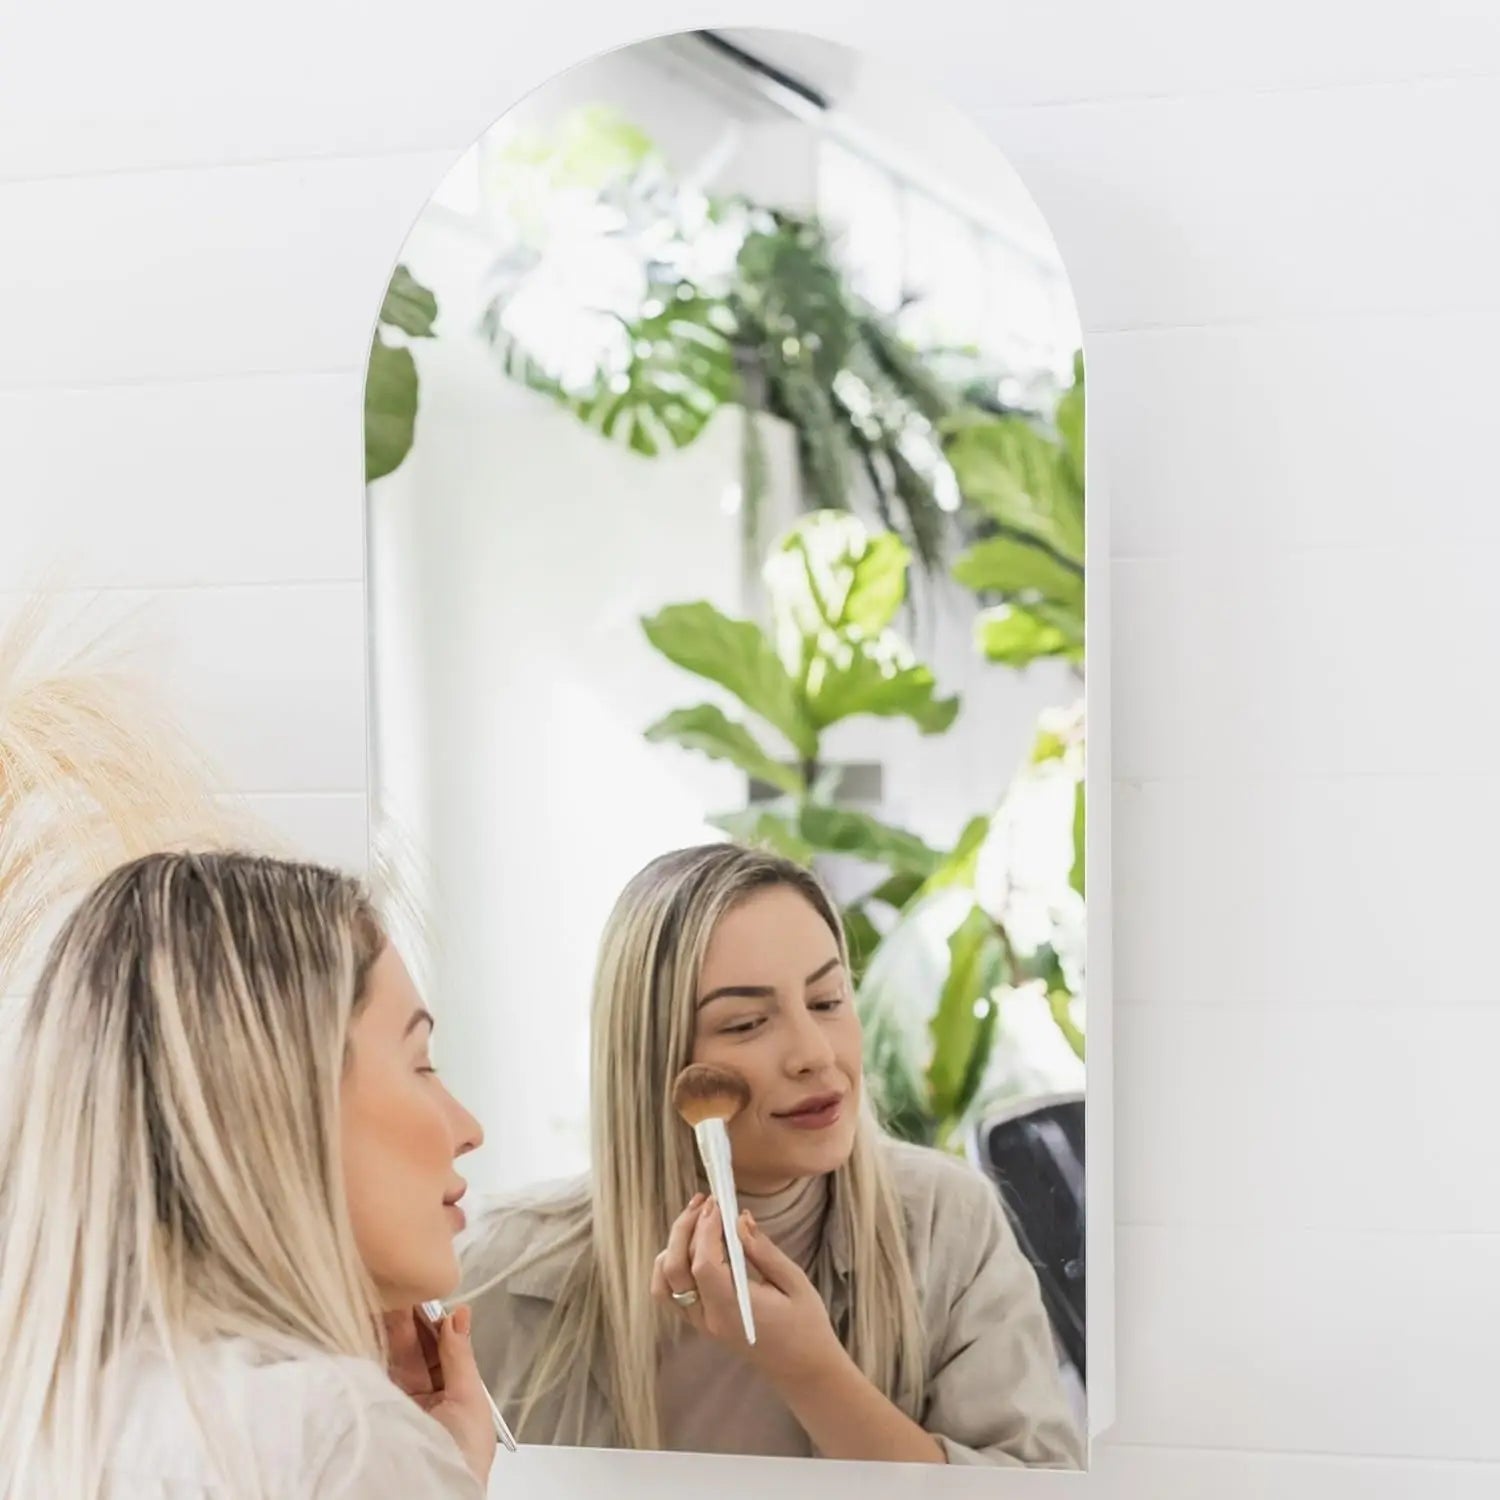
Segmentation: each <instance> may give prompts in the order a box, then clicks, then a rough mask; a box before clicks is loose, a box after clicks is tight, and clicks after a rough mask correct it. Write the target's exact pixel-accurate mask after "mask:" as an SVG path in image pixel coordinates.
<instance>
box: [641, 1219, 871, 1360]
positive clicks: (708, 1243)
mask: <svg viewBox="0 0 1500 1500" xmlns="http://www.w3.org/2000/svg"><path fill="white" fill-rule="evenodd" d="M737 1227H738V1229H739V1234H740V1242H741V1244H743V1245H744V1247H745V1260H746V1262H747V1263H748V1265H749V1267H750V1270H751V1276H750V1310H751V1312H752V1314H753V1315H754V1318H755V1343H754V1344H750V1343H748V1342H747V1341H746V1339H745V1329H744V1325H743V1324H742V1322H741V1321H740V1308H739V1302H738V1300H737V1299H736V1297H735V1291H734V1278H733V1275H732V1273H731V1272H730V1269H729V1256H728V1252H727V1251H726V1249H725V1244H724V1220H723V1217H722V1216H721V1215H720V1213H719V1207H718V1204H717V1203H716V1202H715V1201H714V1200H713V1199H712V1198H709V1199H705V1198H704V1197H703V1195H702V1194H699V1195H698V1196H697V1197H696V1198H694V1199H693V1201H692V1202H691V1203H690V1204H688V1206H687V1208H686V1209H684V1210H683V1212H682V1213H681V1214H680V1215H679V1216H678V1218H677V1221H676V1222H675V1223H674V1224H673V1225H672V1230H671V1233H670V1235H669V1236H668V1239H667V1248H666V1249H665V1250H663V1251H662V1253H661V1254H660V1255H658V1256H657V1258H656V1268H655V1270H654V1271H653V1272H652V1276H651V1295H652V1296H653V1297H655V1298H656V1300H657V1301H658V1302H661V1303H663V1304H664V1305H665V1306H667V1307H669V1308H672V1309H674V1310H675V1311H677V1312H678V1314H679V1315H680V1316H683V1317H685V1318H686V1319H687V1320H688V1322H689V1323H691V1324H692V1325H693V1327H694V1328H696V1329H697V1330H698V1331H699V1332H700V1333H704V1334H707V1335H708V1337H709V1338H712V1339H716V1340H717V1341H718V1342H720V1343H722V1344H726V1345H728V1346H729V1347H730V1348H733V1349H736V1350H738V1351H739V1352H740V1353H741V1354H743V1355H744V1356H745V1358H746V1359H748V1360H749V1361H750V1362H751V1363H752V1364H754V1365H755V1366H756V1367H757V1368H758V1369H760V1370H761V1371H763V1372H764V1373H765V1375H766V1376H767V1378H768V1379H770V1381H771V1382H772V1383H773V1384H775V1385H777V1386H782V1387H787V1386H794V1385H800V1384H802V1383H804V1382H806V1381H808V1380H812V1379H816V1378H817V1377H818V1375H819V1374H820V1373H821V1372H823V1371H825V1370H828V1369H832V1368H834V1367H835V1366H836V1365H838V1363H839V1362H840V1360H841V1359H842V1357H843V1354H844V1350H843V1346H842V1345H841V1344H840V1343H839V1340H838V1335H837V1334H836V1333H835V1332H834V1330H833V1324H832V1323H831V1322H830V1320H829V1317H828V1308H827V1307H826V1306H825V1304H824V1302H823V1299H822V1298H821V1297H820V1296H819V1295H818V1290H817V1288H816V1287H815V1286H814V1285H813V1284H812V1282H811V1281H809V1280H808V1278H807V1275H806V1273H805V1272H804V1271H803V1270H802V1268H801V1266H799V1265H798V1264H797V1263H796V1262H795V1261H794V1260H792V1259H790V1258H789V1257H788V1256H786V1255H783V1254H782V1253H781V1251H780V1250H778V1249H777V1248H776V1246H775V1245H773V1244H772V1243H771V1241H770V1240H769V1239H768V1238H767V1237H766V1236H765V1235H764V1234H762V1233H761V1232H760V1230H759V1229H757V1228H756V1227H755V1222H754V1220H753V1219H752V1218H751V1217H750V1215H749V1214H741V1215H740V1222H739V1225H738V1226H737ZM692 1291H696V1292H697V1294H698V1300H697V1301H696V1302H694V1303H692V1304H691V1305H690V1306H687V1307H683V1306H682V1305H681V1304H680V1303H676V1302H674V1301H673V1299H672V1293H673V1292H692Z"/></svg>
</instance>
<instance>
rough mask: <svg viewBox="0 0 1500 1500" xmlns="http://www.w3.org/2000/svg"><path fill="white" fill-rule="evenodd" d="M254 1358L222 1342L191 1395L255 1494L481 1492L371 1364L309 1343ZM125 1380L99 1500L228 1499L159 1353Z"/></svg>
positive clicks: (471, 1499)
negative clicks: (299, 1354)
mask: <svg viewBox="0 0 1500 1500" xmlns="http://www.w3.org/2000/svg"><path fill="white" fill-rule="evenodd" d="M263 1359H264V1357H263V1356H259V1357H258V1356H257V1355H256V1353H255V1351H254V1350H253V1348H252V1347H251V1346H249V1345H246V1344H242V1343H240V1342H239V1341H225V1343H223V1344H221V1345H219V1346H218V1347H217V1348H216V1349H215V1350H214V1351H213V1355H212V1363H211V1367H210V1369H209V1371H208V1373H206V1374H205V1375H204V1376H203V1377H202V1379H201V1382H200V1383H195V1388H194V1398H195V1400H196V1401H197V1403H198V1404H199V1405H200V1407H202V1408H203V1410H204V1412H205V1415H206V1416H207V1418H208V1420H209V1423H210V1441H211V1442H213V1444H214V1447H215V1448H216V1449H218V1451H219V1452H220V1453H222V1454H223V1455H224V1458H225V1461H226V1463H227V1464H228V1465H229V1467H230V1468H231V1470H232V1472H234V1473H235V1474H236V1475H238V1474H240V1473H243V1472H245V1471H246V1470H247V1469H248V1470H251V1471H253V1472H254V1473H255V1474H256V1475H257V1476H258V1479H259V1483H260V1494H262V1495H264V1496H265V1500H273V1497H274V1500H336V1497H338V1496H340V1495H346V1496H348V1500H482V1496H483V1493H484V1492H483V1490H482V1488H481V1486H480V1484H479V1482H478V1480H476V1479H475V1478H474V1476H473V1475H472V1474H471V1473H470V1472H469V1470H468V1468H467V1466H466V1465H465V1464H464V1461H463V1458H462V1456H461V1455H460V1453H459V1451H458V1446H457V1444H455V1443H454V1441H453V1439H452V1438H451V1437H450V1436H449V1435H448V1433H447V1432H446V1431H445V1430H444V1428H443V1427H442V1426H441V1425H440V1424H439V1423H438V1422H437V1421H435V1420H434V1419H433V1418H432V1417H430V1416H428V1415H427V1413H426V1412H424V1411H422V1410H421V1408H420V1407H418V1406H417V1405H416V1403H415V1402H413V1401H412V1400H411V1399H410V1398H409V1397H408V1396H406V1395H405V1393H404V1392H402V1391H400V1390H399V1389H397V1387H396V1386H394V1385H393V1384H392V1383H391V1382H390V1380H389V1379H388V1378H387V1377H386V1374H385V1372H384V1371H383V1370H381V1369H380V1368H379V1367H378V1366H376V1365H374V1364H372V1363H371V1362H370V1361H368V1360H362V1359H352V1358H345V1357H339V1356H333V1355H324V1354H316V1353H310V1354H309V1355H308V1356H307V1357H305V1358H301V1359H295V1360H285V1359H283V1360H277V1361H276V1362H273V1363H266V1362H263ZM123 1389H124V1392H125V1394H124V1397H123V1409H122V1411H121V1413H120V1418H119V1422H118V1425H117V1426H116V1429H115V1438H114V1440H113V1441H112V1442H111V1443H110V1447H109V1455H108V1461H107V1464H106V1474H107V1478H106V1481H105V1486H104V1495H105V1500H237V1495H236V1491H235V1490H233V1489H230V1488H227V1487H226V1486H225V1484H224V1483H223V1481H222V1479H221V1478H220V1476H219V1472H218V1469H217V1467H216V1466H215V1464H214V1463H213V1462H212V1460H211V1458H210V1455H209V1450H208V1448H207V1447H206V1446H205V1442H204V1439H203V1437H202V1435H201V1434H200V1431H199V1429H198V1427H197V1425H196V1424H195V1422H194V1418H193V1413H192V1409H191V1407H190V1405H189V1403H188V1402H187V1400H186V1399H185V1397H184V1394H183V1391H182V1388H181V1386H180V1385H179V1383H178V1381H177V1378H176V1376H175V1374H174V1373H173V1371H172V1370H171V1368H170V1366H168V1364H167V1363H166V1361H165V1359H164V1358H162V1356H160V1355H159V1354H145V1353H143V1354H142V1355H140V1356H139V1357H138V1358H137V1359H136V1360H135V1361H134V1362H133V1364H132V1366H131V1367H130V1373H129V1375H128V1377H127V1379H126V1381H125V1383H124V1387H123ZM361 1417H363V1419H364V1423H365V1426H366V1433H367V1435H366V1438H365V1441H364V1444H363V1451H361V1443H360V1431H359V1428H360V1420H361ZM246 1493H247V1494H249V1495H255V1494H256V1493H257V1491H256V1489H255V1488H254V1486H253V1484H252V1485H251V1486H250V1487H249V1488H247V1490H246Z"/></svg>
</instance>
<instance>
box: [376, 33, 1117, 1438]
mask: <svg viewBox="0 0 1500 1500" xmlns="http://www.w3.org/2000/svg"><path fill="white" fill-rule="evenodd" d="M1079 343H1080V341H1079V333H1078V326H1077V319H1076V314H1075V312H1074V309H1073V304H1072V299H1071V296H1070V293H1069V289H1068V285H1067V281H1066V277H1065V276H1064V274H1063V271H1062V268H1061V264H1060V262H1059V259H1058V257H1057V253H1056V250H1055V247H1054V246H1053V244H1052V240H1051V237H1050V235H1049V234H1048V232H1047V229H1046V226H1045V224H1044V223H1043V222H1042V220H1041V219H1040V217H1039V215H1038V213H1037V211H1036V209H1035V207H1034V206H1033V205H1032V203H1031V202H1030V199H1029V198H1028V197H1027V195H1026V193H1025V191H1024V189H1023V188H1022V187H1021V185H1020V184H1019V182H1018V181H1017V180H1016V179H1015V177H1014V175H1013V173H1011V172H1010V170H1009V169H1008V168H1007V167H1006V165H1005V163H1004V162H1003V160H1002V159H1001V158H1000V156H999V155H998V154H997V151H996V149H995V147H994V145H993V144H992V143H991V142H990V141H989V139H988V138H987V137H985V136H984V135H983V134H982V133H981V132H980V131H978V129H977V128H976V127H974V126H973V125H971V124H969V123H967V122H965V121H964V120H963V119H962V118H960V117H959V116H957V115H955V114H954V113H953V112H952V111H950V110H948V109H946V108H945V107H943V106H942V105H941V103H940V102H939V101H937V100H934V99H929V98H924V97H921V96H920V95H919V92H918V91H916V90H914V89H913V88H912V86H911V85H910V84H909V82H907V81H905V80H904V79H902V78H901V77H900V76H899V75H898V74H896V73H895V72H894V71H893V70H891V69H889V68H887V67H883V66H881V65H879V64H877V63H876V62H875V61H873V60H870V59H866V58H863V57H860V56H857V55H855V54H853V53H851V52H848V51H847V50H845V49H842V48H838V47H835V46H832V45H831V44H827V43H823V42H819V41H815V40H814V39H811V38H807V37H802V36H797V35H792V34H787V33H776V32H761V31H731V32H726V33H694V34H685V35H682V36H676V37H668V38H662V39H658V40H655V41H652V42H648V43H643V44H640V45H639V46H635V47H631V48H627V49H624V50H622V51H620V52H616V53H613V54H610V55H608V56H606V57H602V58H599V59H596V60H594V61H593V62H591V63H588V64H586V65H584V66H581V67H579V68H577V69H575V70H573V71H572V72H570V73H568V74H567V75H565V76H564V77H562V78H559V79H557V80H555V81H554V82H553V83H552V84H550V85H548V86H547V87H546V88H544V89H542V90H540V91H539V92H538V93H537V94H535V95H533V96H531V97H530V98H529V99H527V100H526V101H525V102H524V104H523V105H522V106H520V107H518V108H517V109H516V110H514V111H513V112H512V113H511V114H509V115H507V116H506V117H505V118H504V119H502V120H501V121H499V122H498V123H497V124H496V126H495V127H494V128H493V129H492V130H490V131H489V132H487V133H486V135H485V136H484V137H483V138H482V139H481V140H480V141H479V142H477V143H476V145H475V146H474V148H473V149H472V150H471V151H470V152H469V153H468V154H467V155H466V156H465V157H464V158H463V160H462V161H461V162H460V163H459V164H458V166H457V167H456V168H455V169H454V171H453V173H452V174H451V175H450V177H449V178H448V179H447V180H446V181H445V182H444V183H443V185H442V187H441V188H440V190H439V191H438V193H437V194H436V195H435V196H434V198H433V200H432V202H431V203H430V204H429V206H428V208H427V210H426V212H425V213H424V215H423V217H422V219H421V220H420V221H419V223H418V225H417V226H416V228H415V229H414V231H413V233H412V235H411V238H410V240H409V241H408V243H407V245H406V246H405V248H404V250H403V253H402V256H401V263H400V265H399V266H398V268H397V271H396V273H395V275H394V277H393V279H392V281H391V284H390V287H389V289H388V292H387V295H386V298H385V303H384V306H383V308H382V312H381V319H380V325H379V328H378V330H377V336H376V341H375V344H374V347H373V349H372V354H371V366H370V378H369V383H368V389H367V410H366V460H367V474H368V478H369V480H370V488H369V508H368V540H369V549H370V613H369V627H370V637H371V655H370V660H371V672H372V677H371V686H372V695H371V696H372V723H373V735H372V785H373V788H374V792H373V795H374V807H373V810H372V812H373V820H372V821H373V827H374V830H375V841H376V849H375V854H376V862H377V868H378V869H380V870H382V871H384V872H385V875H386V879H387V883H388V885H390V886H391V887H392V889H393V894H394V895H396V896H399V897H400V898H401V900H402V903H404V905H403V909H404V911H405V912H406V918H405V922H406V927H405V930H402V920H403V919H402V918H401V916H400V915H399V913H398V914H397V915H396V916H394V917H393V921H394V923H395V925H396V928H397V931H396V933H395V936H396V938H397V941H398V943H399V945H400V946H401V948H402V951H403V952H405V953H408V954H411V955H413V958H412V962H413V966H414V968H416V969H417V970H418V971H419V972H418V978H419V980H420V983H421V986H422V989H423V992H424V993H426V994H428V995H430V996H431V997H432V1005H433V1008H434V1010H435V1011H437V1012H438V1013H439V1014H440V1016H441V1018H442V1026H441V1028H440V1030H439V1032H438V1036H437V1039H436V1041H435V1046H436V1047H437V1049H438V1052H439V1054H440V1062H441V1067H442V1069H443V1072H444V1074H445V1076H446V1077H447V1078H448V1079H449V1080H450V1081H451V1083H452V1085H453V1087H454V1089H455V1091H456V1092H457V1094H458V1095H459V1096H460V1097H462V1098H465V1099H466V1100H469V1101H470V1102H471V1103H472V1104H473V1106H474V1108H475V1110H476V1113H477V1114H479V1115H480V1116H481V1117H482V1118H483V1120H484V1122H485V1128H486V1136H485V1142H484V1145H483V1146H482V1147H481V1148H480V1149H479V1150H478V1151H476V1152H475V1153H474V1157H473V1160H474V1162H475V1163H476V1165H475V1166H474V1168H473V1169H472V1170H471V1171H469V1173H468V1175H469V1177H470V1179H471V1181H472V1182H473V1183H474V1186H475V1188H476V1189H477V1190H478V1191H477V1192H476V1193H475V1194H474V1195H473V1196H472V1197H471V1199H470V1200H469V1203H470V1205H471V1211H470V1213H469V1218H468V1223H467V1227H466V1229H465V1231H464V1233H463V1235H462V1236H461V1239H460V1243H459V1248H460V1257H461V1261H462V1266H463V1280H464V1288H463V1292H462V1296H463V1297H464V1299H465V1300H466V1301H468V1303H469V1305H470V1306H471V1308H472V1319H473V1341H474V1348H475V1351H476V1355H477V1357H478V1360H479V1365H480V1370H481V1373H482V1375H483V1377H484V1379H485V1382H486V1385H487V1386H488V1388H489V1390H490V1393H491V1395H492V1396H493V1398H494V1400H495V1402H496V1404H497V1405H498V1407H499V1408H500V1410H501V1412H502V1413H503V1415H504V1418H505V1420H506V1421H507V1422H508V1423H509V1424H510V1426H512V1427H513V1428H514V1429H515V1432H516V1435H517V1437H518V1438H519V1439H520V1441H521V1442H522V1443H555V1444H568V1445H584V1446H606V1447H626V1448H666V1449H674V1450H680V1451H699V1452H710V1453H734V1454H762V1455H773V1456H785V1457H800V1458H816V1457H826V1458H843V1459H877V1460H879V1459H883V1460H892V1461H907V1462H930V1463H957V1464H969V1465H974V1464H978V1465H985V1464H999V1465H1018V1464H1019V1465H1025V1466H1034V1467H1051V1468H1071V1467H1078V1466H1081V1465H1082V1463H1083V1460H1084V1452H1085V1443H1084V1440H1083V1437H1082V1432H1083V1430H1084V1415H1085V1389H1086V1382H1087V1340H1086V1327H1085V1318H1084V1289H1085V1266H1086V1259H1087V1257H1086V1243H1085V1227H1086V1226H1085V1214H1084V1182H1085V1174H1084V1155H1085V1153H1084V1130H1083V1102H1084V1085H1085V1068H1084V1058H1085V1051H1086V1032H1087V1023H1086V1003H1085V922H1084V916H1085V869H1084V830H1085V816H1084V814H1085V808H1084V783H1083V776H1084V748H1085V724H1084V716H1083V689H1082V678H1083V668H1084V532H1085V527H1084V514H1085V512H1084V469H1083V399H1084V386H1083V365H1082V358H1081V354H1080V352H1079Z"/></svg>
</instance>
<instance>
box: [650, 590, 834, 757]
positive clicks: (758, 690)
mask: <svg viewBox="0 0 1500 1500" xmlns="http://www.w3.org/2000/svg"><path fill="white" fill-rule="evenodd" d="M641 623H642V626H643V628H644V629H645V632H646V638H647V640H649V641H650V642H651V644H652V645H653V646H655V647H656V649H657V650H658V651H660V652H661V654H662V655H663V656H665V657H666V658H667V660H668V661H671V662H674V663H675V664H676V665H677V666H679V667H681V668H682V669H683V670H684V671H687V672H692V673H694V674H695V675H696V676H698V677H704V678H707V680H708V681H710V682H716V683H718V685H719V686H720V687H722V688H727V689H728V690H729V691H730V692H731V693H733V694H734V696H735V697H736V698H738V699H739V700H740V702H741V703H743V704H744V705H745V706H746V707H747V708H748V709H750V710H751V711H752V712H753V713H757V714H759V715H760V717H761V718H763V719H764V720H765V721H766V722H767V723H768V724H770V725H772V726H773V727H775V728H777V729H779V730H780V731H781V732H782V733H783V734H784V735H785V736H786V737H787V739H788V740H789V741H790V742H791V744H792V745H793V746H795V748H796V750H797V753H798V754H799V755H800V756H802V757H803V758H804V759H807V760H811V759H812V758H814V757H815V756H816V754H817V749H818V738H817V734H816V729H815V726H814V725H813V724H812V723H810V722H809V720H808V717H807V716H806V715H805V714H804V712H803V708H802V704H801V702H800V701H799V695H798V692H797V685H796V684H795V683H794V682H793V681H792V679H791V678H790V677H789V676H788V675H787V671H786V668H785V667H783V666H782V664H781V662H780V660H779V659H778V658H777V656H776V653H775V651H773V650H772V649H771V643H770V642H769V641H768V640H767V639H766V637H765V635H764V633H763V632H762V630H761V628H760V626H758V625H756V624H755V623H754V622H753V621H751V620H731V619H730V618H729V617H728V616H727V615H723V614H720V613H719V611H718V610H717V609H715V608H714V607H713V605H712V604H709V603H706V602H699V603H696V604H669V605H668V606H667V607H666V608H665V609H663V610H661V611H659V612H658V613H657V614H655V615H653V616H651V617H650V618H648V619H646V620H643V621H642V622H641Z"/></svg>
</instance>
